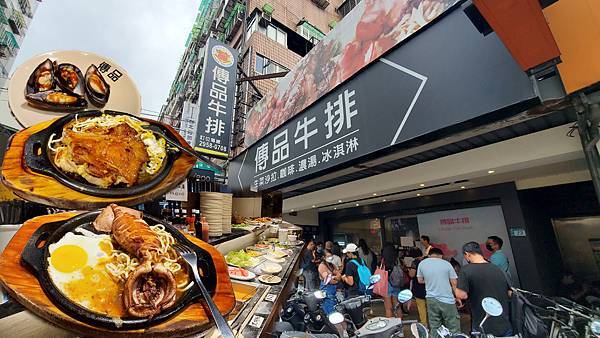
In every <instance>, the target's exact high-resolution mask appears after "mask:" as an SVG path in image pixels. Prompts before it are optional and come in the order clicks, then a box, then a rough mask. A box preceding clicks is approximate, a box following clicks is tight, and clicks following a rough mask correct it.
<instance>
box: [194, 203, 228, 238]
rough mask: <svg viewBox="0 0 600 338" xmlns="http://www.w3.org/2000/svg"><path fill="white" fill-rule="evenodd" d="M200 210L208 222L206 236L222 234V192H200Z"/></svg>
mask: <svg viewBox="0 0 600 338" xmlns="http://www.w3.org/2000/svg"><path fill="white" fill-rule="evenodd" d="M200 212H202V215H203V216H204V217H205V218H206V221H207V222H208V236H210V237H219V236H222V235H223V215H222V214H223V194H221V193H219V192H201V193H200Z"/></svg>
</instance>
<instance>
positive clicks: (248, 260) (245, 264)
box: [225, 250, 256, 268]
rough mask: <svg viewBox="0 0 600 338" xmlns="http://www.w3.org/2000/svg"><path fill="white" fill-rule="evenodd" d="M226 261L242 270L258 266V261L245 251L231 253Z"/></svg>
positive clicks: (226, 257) (226, 256)
mask: <svg viewBox="0 0 600 338" xmlns="http://www.w3.org/2000/svg"><path fill="white" fill-rule="evenodd" d="M225 261H227V264H231V265H235V266H239V267H241V268H249V267H253V266H255V265H256V260H255V259H254V258H252V256H250V255H248V254H247V253H246V252H245V251H244V250H240V251H231V252H229V253H228V254H227V255H225Z"/></svg>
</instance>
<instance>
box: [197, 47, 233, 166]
mask: <svg viewBox="0 0 600 338" xmlns="http://www.w3.org/2000/svg"><path fill="white" fill-rule="evenodd" d="M205 49H206V54H205V56H204V68H203V69H202V77H201V78H202V84H201V85H200V97H199V99H198V102H199V106H200V107H199V114H198V116H197V120H196V123H197V127H196V133H195V135H194V138H195V140H194V148H195V149H196V150H198V151H200V152H202V153H205V154H207V155H210V156H214V157H222V158H227V157H228V156H229V149H230V148H231V145H230V142H231V125H232V123H233V110H234V103H235V81H236V76H237V53H238V52H237V50H235V49H233V48H231V47H229V46H227V45H225V44H223V43H222V42H220V41H219V40H217V39H214V38H209V39H208V41H207V43H206V47H205Z"/></svg>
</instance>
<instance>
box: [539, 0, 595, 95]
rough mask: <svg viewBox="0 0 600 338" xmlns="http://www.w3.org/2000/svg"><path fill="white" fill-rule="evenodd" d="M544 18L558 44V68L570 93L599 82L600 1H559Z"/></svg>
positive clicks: (547, 9)
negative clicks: (560, 61) (559, 61)
mask: <svg viewBox="0 0 600 338" xmlns="http://www.w3.org/2000/svg"><path fill="white" fill-rule="evenodd" d="M544 15H545V16H546V20H547V21H548V25H549V26H550V30H551V31H552V34H553V35H554V39H555V40H556V42H557V43H558V48H559V49H560V52H561V57H560V58H561V60H562V63H560V64H559V65H558V70H559V72H560V76H561V78H562V81H563V83H564V85H565V89H566V91H567V93H569V94H570V93H572V92H574V91H577V90H580V89H583V88H585V87H589V86H591V85H593V84H595V83H598V82H600V20H598V18H600V1H598V0H568V1H557V2H556V3H554V4H552V5H550V6H549V7H547V8H545V9H544Z"/></svg>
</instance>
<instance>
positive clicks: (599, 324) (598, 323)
mask: <svg viewBox="0 0 600 338" xmlns="http://www.w3.org/2000/svg"><path fill="white" fill-rule="evenodd" d="M590 329H591V330H592V333H593V334H594V336H596V337H600V320H598V319H596V320H594V321H592V324H591V325H590Z"/></svg>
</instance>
